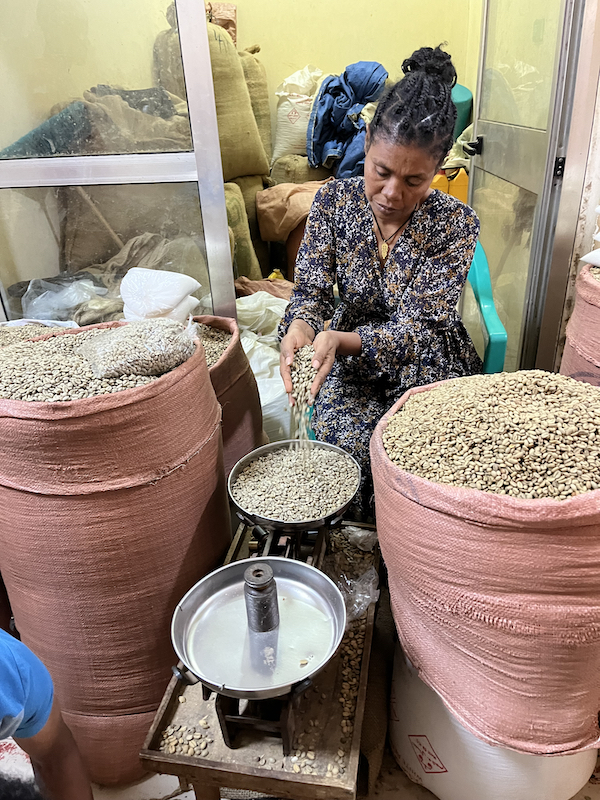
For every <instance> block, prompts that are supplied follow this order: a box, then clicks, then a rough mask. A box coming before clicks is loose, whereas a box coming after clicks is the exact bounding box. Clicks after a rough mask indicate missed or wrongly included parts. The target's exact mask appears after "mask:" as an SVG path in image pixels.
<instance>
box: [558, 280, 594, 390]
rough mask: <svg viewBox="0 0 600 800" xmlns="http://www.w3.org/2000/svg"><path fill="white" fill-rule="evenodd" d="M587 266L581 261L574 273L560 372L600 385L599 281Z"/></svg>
mask: <svg viewBox="0 0 600 800" xmlns="http://www.w3.org/2000/svg"><path fill="white" fill-rule="evenodd" d="M591 269H592V265H591V264H584V266H583V267H582V269H581V272H580V273H579V275H578V276H577V282H576V284H575V306H574V308H573V314H572V315H571V319H570V320H569V322H568V325H567V340H566V342H565V349H564V352H563V357H562V361H561V364H560V372H561V375H569V377H571V378H576V379H577V380H579V381H585V382H586V383H591V384H592V385H593V386H600V280H597V279H596V278H594V276H593V275H592V273H591V272H590V270H591Z"/></svg>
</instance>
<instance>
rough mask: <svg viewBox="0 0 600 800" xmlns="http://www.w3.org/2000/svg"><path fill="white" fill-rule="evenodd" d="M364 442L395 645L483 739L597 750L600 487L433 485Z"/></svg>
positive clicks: (555, 749) (522, 746)
mask: <svg viewBox="0 0 600 800" xmlns="http://www.w3.org/2000/svg"><path fill="white" fill-rule="evenodd" d="M438 385H439V384H435V383H434V384H431V385H429V386H424V387H420V388H418V389H411V390H410V391H408V392H406V393H405V394H404V395H403V396H402V397H401V398H400V400H399V401H398V402H397V403H396V404H395V405H394V406H393V407H392V408H391V409H390V411H389V412H388V413H387V414H385V416H384V417H383V418H382V420H381V421H380V422H379V424H378V425H377V427H376V429H375V432H374V433H373V437H372V439H371V466H372V471H373V481H374V486H375V506H376V515H377V531H378V534H379V543H380V546H381V552H382V554H383V557H384V559H385V563H386V566H387V569H388V579H389V587H390V594H391V600H392V611H393V614H394V620H395V622H396V628H397V630H398V635H399V637H400V641H401V644H402V647H403V649H404V651H405V652H406V654H407V656H408V657H409V659H410V660H411V662H412V663H413V664H414V665H415V666H416V667H417V668H418V670H419V675H420V677H421V678H422V679H423V680H424V681H425V683H427V684H428V685H429V686H430V687H431V688H433V689H435V691H436V692H438V694H440V695H441V697H442V699H443V700H444V702H445V703H446V705H447V706H448V708H449V709H450V711H451V712H452V713H453V714H454V715H455V716H456V717H457V718H458V720H459V721H460V722H461V723H462V724H463V725H464V726H465V727H467V728H468V729H469V730H470V731H471V732H472V733H474V734H475V735H476V736H478V737H479V738H481V739H483V740H484V741H487V742H490V743H492V744H500V745H502V746H504V747H510V748H513V749H515V750H520V751H522V752H527V753H534V754H538V755H541V754H553V753H568V752H574V751H577V750H582V749H586V748H593V747H598V743H599V736H598V733H599V731H598V710H599V709H600V681H599V679H598V675H599V674H600V624H599V622H598V608H599V607H600V567H599V565H600V490H595V491H590V492H587V493H585V494H582V495H577V496H575V497H572V498H570V499H568V500H563V501H556V500H523V499H517V498H511V497H508V496H502V495H495V494H491V493H487V492H482V491H478V490H476V489H466V488H460V487H453V486H446V485H442V484H435V483H432V482H430V481H427V480H425V479H424V478H420V477H418V476H416V475H412V474H409V473H407V472H404V471H403V470H401V469H400V468H399V467H397V466H396V465H395V464H394V463H393V462H392V461H391V460H390V459H389V457H388V456H387V453H386V452H385V449H384V446H383V439H382V436H383V432H384V430H385V428H386V426H387V424H388V421H389V419H390V417H391V416H392V414H395V413H396V412H397V411H398V410H399V409H400V408H401V407H402V405H403V404H404V403H405V402H406V400H407V399H408V398H409V397H410V396H411V395H412V394H414V393H417V392H423V391H435V388H436V386H438Z"/></svg>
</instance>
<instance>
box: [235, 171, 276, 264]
mask: <svg viewBox="0 0 600 800" xmlns="http://www.w3.org/2000/svg"><path fill="white" fill-rule="evenodd" d="M232 183H236V184H237V185H238V186H239V187H240V190H241V192H242V197H243V198H244V205H245V207H246V216H247V217H248V230H249V231H250V239H251V240H252V247H253V248H254V252H255V253H256V257H257V258H258V263H259V264H260V269H261V272H262V274H263V275H268V274H269V273H270V272H271V268H270V264H269V245H268V244H267V243H266V242H263V240H262V239H261V236H260V229H259V227H258V216H257V208H256V195H257V194H258V192H262V190H263V189H264V188H265V186H268V185H269V178H268V177H263V176H262V175H248V176H246V177H244V178H236V179H235V180H234V181H232Z"/></svg>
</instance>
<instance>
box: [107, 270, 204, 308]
mask: <svg viewBox="0 0 600 800" xmlns="http://www.w3.org/2000/svg"><path fill="white" fill-rule="evenodd" d="M199 288H200V284H199V283H198V281H197V280H195V279H194V278H190V276H189V275H183V274H182V273H180V272H170V271H168V270H162V269H144V268H143V267H131V269H130V270H129V271H128V272H127V274H126V275H125V277H124V278H123V280H122V281H121V297H122V299H123V303H124V304H125V306H127V309H128V311H129V313H130V314H135V315H136V317H137V318H139V319H148V318H149V317H160V316H166V315H167V314H168V312H170V311H172V310H173V309H174V308H176V307H177V306H178V305H179V304H180V303H181V302H182V301H183V300H184V299H185V298H186V296H187V295H189V294H192V293H193V292H196V291H197V290H198V289H199ZM126 319H128V318H127V317H126Z"/></svg>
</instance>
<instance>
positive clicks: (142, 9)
mask: <svg viewBox="0 0 600 800" xmlns="http://www.w3.org/2000/svg"><path fill="white" fill-rule="evenodd" d="M168 5H169V0H1V3H0V75H2V81H0V108H1V109H2V116H1V117H0V148H2V147H5V146H6V145H8V144H11V143H12V142H13V141H15V140H16V139H18V138H19V137H20V136H22V135H23V134H25V133H27V132H28V131H29V130H31V128H33V127H35V126H36V125H38V124H39V123H41V122H43V121H44V120H45V119H47V118H48V116H49V115H50V109H51V108H52V106H53V105H54V104H55V103H57V102H63V101H69V100H71V99H74V98H76V97H81V94H82V92H83V91H84V90H85V89H90V88H91V87H92V86H95V85H96V84H98V83H109V84H113V85H119V86H122V87H124V88H127V89H141V88H147V87H148V86H152V45H153V42H154V39H155V37H156V34H157V33H158V32H159V31H161V30H164V29H166V28H168V27H169V26H168V24H167V20H166V17H165V12H166V9H167V6H168Z"/></svg>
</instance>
